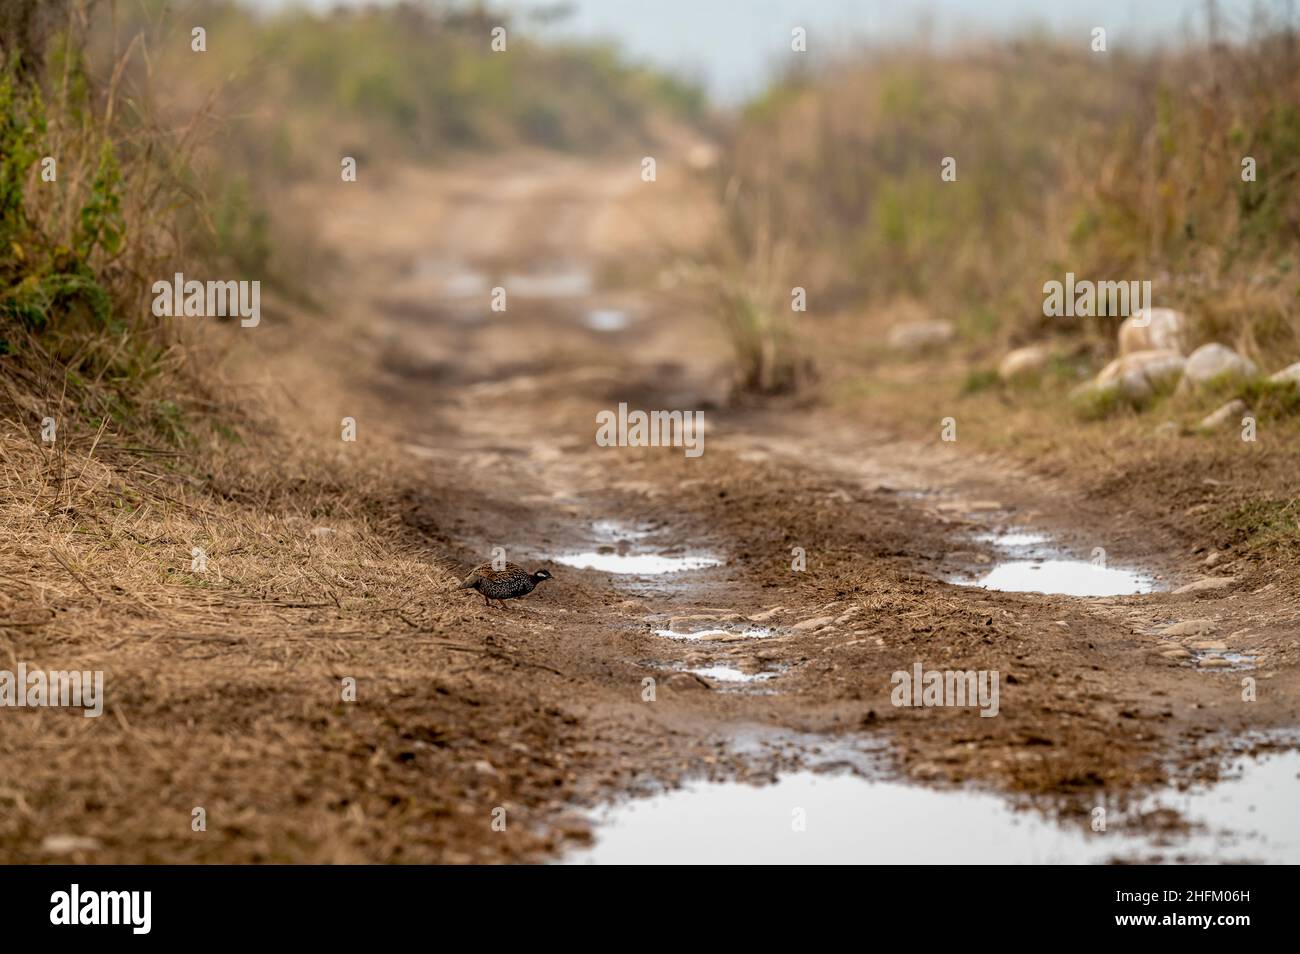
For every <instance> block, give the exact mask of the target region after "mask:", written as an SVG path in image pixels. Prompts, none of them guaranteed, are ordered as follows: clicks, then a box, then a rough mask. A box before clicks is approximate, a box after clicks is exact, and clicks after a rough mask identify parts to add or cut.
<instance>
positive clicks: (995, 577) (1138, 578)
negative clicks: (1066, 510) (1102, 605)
mask: <svg viewBox="0 0 1300 954" xmlns="http://www.w3.org/2000/svg"><path fill="white" fill-rule="evenodd" d="M974 539H975V540H977V541H978V542H980V543H984V544H988V545H990V546H992V548H993V549H994V551H995V552H996V554H997V556H996V557H995V558H994V559H993V560H992V561H991V562H990V563H989V565H988V566H987V568H981V569H978V570H972V569H967V570H965V571H963V572H961V573H958V574H957V575H955V576H952V577H950V578H949V582H950V583H957V584H960V585H962V586H978V587H980V588H982V589H986V590H1000V591H1002V592H1005V593H1044V594H1051V595H1056V596H1132V595H1135V594H1139V593H1151V592H1154V591H1155V590H1156V588H1157V582H1158V581H1157V579H1156V577H1155V576H1154V575H1153V574H1150V573H1145V572H1143V571H1141V570H1137V569H1132V568H1127V567H1114V566H1106V565H1105V564H1104V561H1100V560H1098V561H1094V560H1080V559H1076V558H1074V557H1072V556H1071V555H1070V554H1068V553H1066V552H1064V551H1063V550H1061V549H1060V548H1058V547H1056V546H1055V545H1054V544H1053V542H1052V539H1051V537H1050V536H1048V535H1047V534H1045V533H1040V532H1038V531H1033V530H1024V529H1014V530H1006V531H995V532H989V533H981V534H977V535H976V536H975V537H974Z"/></svg>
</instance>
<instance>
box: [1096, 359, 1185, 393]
mask: <svg viewBox="0 0 1300 954" xmlns="http://www.w3.org/2000/svg"><path fill="white" fill-rule="evenodd" d="M1186 363H1187V361H1186V359H1185V358H1184V357H1183V356H1182V355H1181V354H1179V353H1178V352H1177V351H1167V350H1166V351H1135V352H1133V353H1132V354H1126V355H1124V356H1122V357H1119V358H1116V359H1115V360H1114V361H1112V362H1111V363H1110V364H1108V365H1106V367H1104V368H1102V369H1101V373H1100V374H1098V375H1097V384H1098V386H1106V385H1114V386H1115V387H1118V388H1119V391H1120V393H1121V394H1122V395H1123V396H1124V397H1125V398H1127V399H1128V400H1129V401H1131V402H1132V403H1134V404H1138V403H1141V402H1142V401H1146V400H1148V399H1149V398H1150V397H1151V396H1152V395H1153V394H1155V393H1156V392H1157V391H1159V390H1172V389H1173V387H1174V385H1176V384H1177V383H1178V379H1179V378H1180V377H1182V374H1183V368H1184V366H1185V365H1186Z"/></svg>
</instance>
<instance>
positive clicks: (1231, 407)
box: [1200, 398, 1250, 431]
mask: <svg viewBox="0 0 1300 954" xmlns="http://www.w3.org/2000/svg"><path fill="white" fill-rule="evenodd" d="M1248 413H1250V408H1249V407H1247V406H1246V402H1245V401H1243V400H1241V398H1237V399H1236V400H1235V401H1229V402H1228V403H1227V404H1225V405H1223V407H1221V408H1219V409H1218V410H1217V411H1214V412H1212V413H1210V414H1207V415H1205V417H1203V418H1202V419H1201V425H1200V426H1201V429H1202V430H1206V431H1217V430H1218V429H1219V428H1221V427H1223V426H1224V425H1225V424H1239V423H1240V422H1241V418H1242V415H1243V414H1248Z"/></svg>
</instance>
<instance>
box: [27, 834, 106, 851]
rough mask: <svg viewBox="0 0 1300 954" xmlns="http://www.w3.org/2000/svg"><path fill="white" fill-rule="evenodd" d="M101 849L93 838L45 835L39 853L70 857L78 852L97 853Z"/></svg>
mask: <svg viewBox="0 0 1300 954" xmlns="http://www.w3.org/2000/svg"><path fill="white" fill-rule="evenodd" d="M100 847H101V845H100V843H99V841H98V840H97V839H95V838H85V837H83V836H81V835H46V836H45V838H44V840H42V841H41V851H44V852H46V853H47V854H51V855H71V854H74V853H76V852H78V851H98V850H99V848H100Z"/></svg>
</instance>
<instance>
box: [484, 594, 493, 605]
mask: <svg viewBox="0 0 1300 954" xmlns="http://www.w3.org/2000/svg"><path fill="white" fill-rule="evenodd" d="M483 605H484V606H491V605H492V601H491V600H490V599H488V598H487V596H486V594H485V595H484V596H483Z"/></svg>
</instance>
